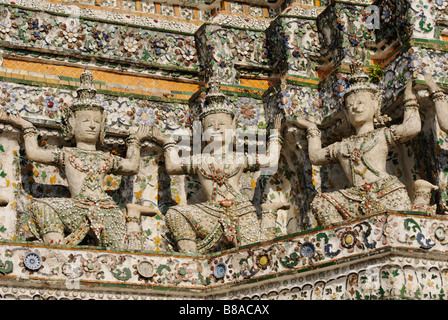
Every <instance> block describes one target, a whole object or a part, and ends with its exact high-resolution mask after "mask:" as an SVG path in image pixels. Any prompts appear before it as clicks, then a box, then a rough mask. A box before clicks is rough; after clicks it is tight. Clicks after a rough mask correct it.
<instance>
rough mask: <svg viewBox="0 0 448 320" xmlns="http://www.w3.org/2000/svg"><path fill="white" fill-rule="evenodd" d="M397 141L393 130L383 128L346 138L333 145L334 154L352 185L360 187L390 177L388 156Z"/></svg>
mask: <svg viewBox="0 0 448 320" xmlns="http://www.w3.org/2000/svg"><path fill="white" fill-rule="evenodd" d="M396 140H397V138H396V137H394V136H393V130H391V129H389V128H381V129H377V130H374V131H371V132H368V133H366V134H362V135H354V136H351V137H349V138H346V139H344V140H342V141H341V142H339V143H336V144H335V145H333V150H334V151H333V152H334V156H335V157H336V158H337V159H338V161H339V163H340V164H341V166H342V169H343V170H344V172H345V174H346V176H347V178H348V179H349V180H350V182H351V183H352V185H353V186H360V185H363V184H364V183H372V182H374V181H377V180H378V179H381V178H387V177H389V174H388V173H387V172H386V160H387V154H388V152H389V149H390V148H391V147H392V146H394V145H395V141H396Z"/></svg>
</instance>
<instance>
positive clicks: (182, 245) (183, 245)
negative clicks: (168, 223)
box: [177, 240, 198, 253]
mask: <svg viewBox="0 0 448 320" xmlns="http://www.w3.org/2000/svg"><path fill="white" fill-rule="evenodd" d="M177 248H178V249H179V252H184V253H196V252H197V251H198V246H197V245H196V241H193V240H179V241H177Z"/></svg>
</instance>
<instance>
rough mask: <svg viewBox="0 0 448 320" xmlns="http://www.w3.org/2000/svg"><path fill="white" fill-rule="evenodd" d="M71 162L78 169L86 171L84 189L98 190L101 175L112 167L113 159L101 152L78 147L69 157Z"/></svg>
mask: <svg viewBox="0 0 448 320" xmlns="http://www.w3.org/2000/svg"><path fill="white" fill-rule="evenodd" d="M69 161H70V164H71V165H72V166H73V167H74V168H75V169H76V170H78V171H80V172H83V173H86V176H85V178H84V183H83V188H82V191H85V188H86V187H87V188H88V189H90V190H96V189H98V188H100V187H101V181H100V177H101V174H102V173H105V172H107V171H108V170H109V169H110V167H111V160H110V159H109V158H107V157H105V156H104V155H103V154H102V153H100V152H95V151H93V152H92V151H86V150H80V149H76V150H75V152H74V153H73V154H71V155H70V157H69Z"/></svg>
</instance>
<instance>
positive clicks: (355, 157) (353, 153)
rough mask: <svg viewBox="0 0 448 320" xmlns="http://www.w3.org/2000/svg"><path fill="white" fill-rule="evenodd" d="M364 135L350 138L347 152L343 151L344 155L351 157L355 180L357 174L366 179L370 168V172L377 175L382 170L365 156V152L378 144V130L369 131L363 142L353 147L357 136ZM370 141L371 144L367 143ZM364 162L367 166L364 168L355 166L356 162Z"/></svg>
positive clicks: (352, 174) (352, 173)
mask: <svg viewBox="0 0 448 320" xmlns="http://www.w3.org/2000/svg"><path fill="white" fill-rule="evenodd" d="M360 137H363V136H357V137H354V138H350V139H349V140H351V141H349V142H348V143H347V153H342V156H344V157H346V158H348V159H349V161H350V170H351V176H352V181H353V182H354V181H355V178H356V176H355V175H356V174H357V175H360V176H361V177H362V178H363V179H365V177H366V172H367V170H369V171H370V172H372V173H373V174H375V175H376V176H379V174H380V172H379V171H378V170H376V169H375V168H374V167H373V166H372V165H371V164H370V163H369V162H368V161H367V159H366V158H365V154H366V153H367V152H369V151H370V150H372V148H373V147H375V146H376V144H377V143H378V136H377V135H376V132H371V133H368V134H367V135H365V136H364V139H363V141H362V143H361V146H360V147H359V148H356V147H355V148H352V143H356V142H355V141H356V138H360ZM368 142H370V143H369V144H367V143H368ZM361 162H362V164H364V166H365V168H364V170H362V171H361V170H358V169H356V168H355V163H356V164H360V163H361Z"/></svg>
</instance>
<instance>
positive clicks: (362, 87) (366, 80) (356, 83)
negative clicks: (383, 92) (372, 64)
mask: <svg viewBox="0 0 448 320" xmlns="http://www.w3.org/2000/svg"><path fill="white" fill-rule="evenodd" d="M347 80H348V82H349V85H348V88H347V89H346V90H345V92H344V96H347V95H349V94H350V93H353V92H357V91H370V92H372V93H374V94H377V93H378V92H379V91H380V90H379V87H378V86H377V85H376V84H374V83H371V82H370V77H369V75H368V74H367V73H365V72H364V70H363V64H362V61H359V60H358V61H354V62H352V64H351V65H350V76H348V77H347Z"/></svg>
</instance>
